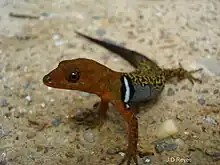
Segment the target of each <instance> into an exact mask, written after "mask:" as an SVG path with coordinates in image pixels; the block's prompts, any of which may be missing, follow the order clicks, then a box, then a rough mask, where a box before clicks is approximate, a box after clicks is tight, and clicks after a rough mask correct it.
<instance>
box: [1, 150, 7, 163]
mask: <svg viewBox="0 0 220 165" xmlns="http://www.w3.org/2000/svg"><path fill="white" fill-rule="evenodd" d="M7 162H8V160H7V156H6V153H4V152H3V153H2V154H1V156H0V165H7V164H8V163H7Z"/></svg>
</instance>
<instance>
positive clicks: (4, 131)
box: [0, 126, 10, 138]
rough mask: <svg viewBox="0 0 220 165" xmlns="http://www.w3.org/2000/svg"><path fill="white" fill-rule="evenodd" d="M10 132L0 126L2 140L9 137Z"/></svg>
mask: <svg viewBox="0 0 220 165" xmlns="http://www.w3.org/2000/svg"><path fill="white" fill-rule="evenodd" d="M9 132H10V131H8V130H6V129H4V128H2V127H1V126H0V138H3V137H5V136H7V135H8V134H9Z"/></svg>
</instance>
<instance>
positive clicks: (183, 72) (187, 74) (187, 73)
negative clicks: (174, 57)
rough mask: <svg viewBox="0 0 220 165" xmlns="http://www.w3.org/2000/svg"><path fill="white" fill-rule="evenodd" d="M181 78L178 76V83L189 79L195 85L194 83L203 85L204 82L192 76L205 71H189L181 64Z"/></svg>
mask: <svg viewBox="0 0 220 165" xmlns="http://www.w3.org/2000/svg"><path fill="white" fill-rule="evenodd" d="M179 69H180V71H179V76H178V81H181V80H183V79H188V80H189V81H190V82H191V83H192V84H194V82H198V83H200V84H201V83H202V80H200V79H198V78H195V77H194V76H193V75H192V74H193V73H196V72H199V71H201V70H203V69H202V68H199V69H196V70H191V71H187V70H185V69H184V68H183V67H182V65H181V63H179Z"/></svg>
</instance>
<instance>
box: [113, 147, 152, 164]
mask: <svg viewBox="0 0 220 165" xmlns="http://www.w3.org/2000/svg"><path fill="white" fill-rule="evenodd" d="M120 152H123V153H125V156H124V158H123V159H122V160H121V161H120V163H119V164H118V165H123V164H124V163H125V162H126V161H127V165H130V164H131V161H132V159H133V161H134V163H135V164H136V165H138V159H137V156H139V157H140V158H143V157H144V156H149V155H150V156H152V155H154V153H153V152H151V151H146V152H141V151H137V150H133V149H131V148H128V149H127V150H125V149H124V150H117V151H115V152H114V153H112V154H118V153H120Z"/></svg>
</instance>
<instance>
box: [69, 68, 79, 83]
mask: <svg viewBox="0 0 220 165" xmlns="http://www.w3.org/2000/svg"><path fill="white" fill-rule="evenodd" d="M79 77H80V74H79V72H78V71H74V72H71V73H70V74H69V77H68V81H70V82H73V83H76V82H77V81H78V80H79Z"/></svg>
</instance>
